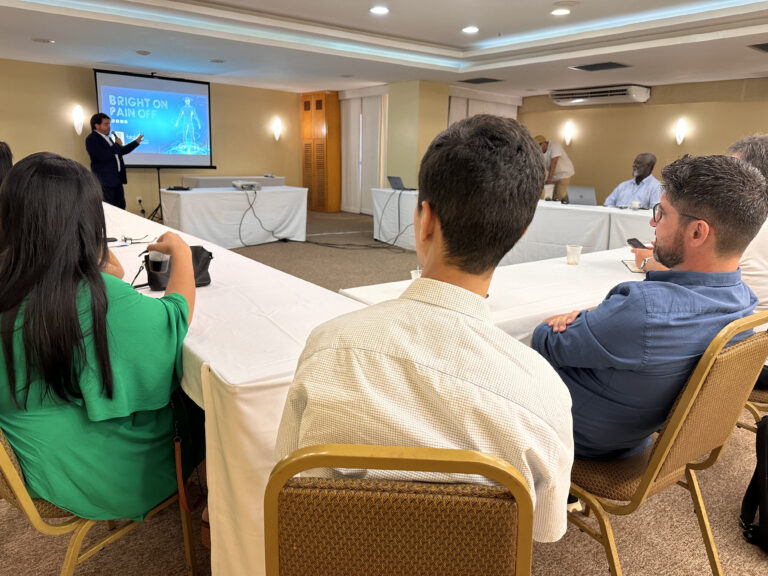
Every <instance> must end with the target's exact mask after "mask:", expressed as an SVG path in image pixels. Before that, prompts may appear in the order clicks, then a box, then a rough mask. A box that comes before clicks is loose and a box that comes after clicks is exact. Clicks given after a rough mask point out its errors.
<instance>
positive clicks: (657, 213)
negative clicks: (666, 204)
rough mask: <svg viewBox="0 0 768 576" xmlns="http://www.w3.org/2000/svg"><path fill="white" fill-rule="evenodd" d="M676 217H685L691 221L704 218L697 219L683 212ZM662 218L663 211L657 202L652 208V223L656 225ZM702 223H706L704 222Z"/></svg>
mask: <svg viewBox="0 0 768 576" xmlns="http://www.w3.org/2000/svg"><path fill="white" fill-rule="evenodd" d="M677 215H678V216H685V217H686V218H691V219H693V220H704V218H699V217H698V216H694V215H693V214H684V213H683V212H678V213H677ZM662 216H664V209H663V208H662V207H661V202H657V203H656V204H655V205H654V206H653V222H654V223H655V224H658V223H659V221H660V220H661V218H662ZM704 221H705V222H706V220H704Z"/></svg>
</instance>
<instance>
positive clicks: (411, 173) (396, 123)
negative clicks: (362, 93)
mask: <svg viewBox="0 0 768 576" xmlns="http://www.w3.org/2000/svg"><path fill="white" fill-rule="evenodd" d="M388 106H389V107H388V109H387V166H386V170H385V172H386V174H385V176H400V177H401V178H402V179H403V183H405V185H406V186H410V187H411V188H416V187H417V184H416V178H417V176H418V173H419V156H418V146H419V83H418V82H398V83H396V84H390V85H389V96H388Z"/></svg>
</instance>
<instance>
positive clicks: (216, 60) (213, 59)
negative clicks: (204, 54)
mask: <svg viewBox="0 0 768 576" xmlns="http://www.w3.org/2000/svg"><path fill="white" fill-rule="evenodd" d="M208 62H213V63H214V64H224V62H226V60H222V59H221V58H211V59H210V60H208Z"/></svg>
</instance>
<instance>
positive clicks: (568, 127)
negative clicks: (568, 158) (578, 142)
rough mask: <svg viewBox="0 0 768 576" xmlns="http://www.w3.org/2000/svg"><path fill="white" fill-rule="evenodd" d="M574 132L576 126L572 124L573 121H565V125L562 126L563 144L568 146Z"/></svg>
mask: <svg viewBox="0 0 768 576" xmlns="http://www.w3.org/2000/svg"><path fill="white" fill-rule="evenodd" d="M575 134H576V126H574V124H573V122H571V121H570V120H568V122H566V123H565V126H563V138H564V139H565V145H566V146H570V145H571V140H573V136H574V135H575Z"/></svg>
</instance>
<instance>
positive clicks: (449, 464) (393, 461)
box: [264, 444, 533, 576]
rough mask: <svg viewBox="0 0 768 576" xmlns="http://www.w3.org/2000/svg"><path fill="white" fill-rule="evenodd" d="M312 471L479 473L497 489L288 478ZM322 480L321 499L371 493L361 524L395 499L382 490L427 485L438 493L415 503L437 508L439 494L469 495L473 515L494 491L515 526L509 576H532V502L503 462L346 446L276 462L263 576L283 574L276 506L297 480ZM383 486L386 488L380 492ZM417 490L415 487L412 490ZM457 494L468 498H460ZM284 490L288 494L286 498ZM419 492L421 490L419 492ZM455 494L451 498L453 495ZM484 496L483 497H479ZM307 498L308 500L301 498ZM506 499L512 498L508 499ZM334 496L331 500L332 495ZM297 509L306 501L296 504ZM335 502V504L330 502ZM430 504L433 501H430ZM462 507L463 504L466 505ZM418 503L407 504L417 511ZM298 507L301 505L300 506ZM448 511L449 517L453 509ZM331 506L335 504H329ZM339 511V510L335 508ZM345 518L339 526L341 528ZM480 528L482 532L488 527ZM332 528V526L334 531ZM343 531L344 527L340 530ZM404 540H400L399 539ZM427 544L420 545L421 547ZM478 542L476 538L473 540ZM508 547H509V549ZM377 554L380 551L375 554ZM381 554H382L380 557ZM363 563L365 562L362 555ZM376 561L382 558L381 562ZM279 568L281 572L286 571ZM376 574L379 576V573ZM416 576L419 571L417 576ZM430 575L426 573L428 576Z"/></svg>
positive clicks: (267, 499) (268, 496)
mask: <svg viewBox="0 0 768 576" xmlns="http://www.w3.org/2000/svg"><path fill="white" fill-rule="evenodd" d="M314 468H351V469H379V470H408V471H422V472H437V473H457V474H480V475H482V476H485V477H487V478H490V479H492V480H494V481H496V482H498V483H499V484H500V485H501V486H485V485H477V484H431V483H423V482H411V481H400V480H396V481H376V480H349V479H344V480H327V479H315V478H301V479H293V477H294V476H295V475H296V474H298V473H300V472H302V471H304V470H309V469H314ZM313 480H315V481H321V482H320V483H321V484H325V486H322V487H321V490H322V489H324V490H325V494H323V496H327V494H328V493H332V494H333V495H336V494H339V493H340V492H342V491H343V492H344V493H350V492H351V493H353V494H356V493H358V492H359V490H360V488H363V489H364V488H365V487H366V486H365V485H366V484H368V489H369V491H370V493H371V495H372V496H371V498H372V499H373V500H374V502H373V503H372V505H371V503H370V501H368V502H366V505H365V507H364V508H363V510H364V513H363V516H364V521H366V523H369V524H370V522H371V521H372V520H373V521H378V520H379V518H381V516H382V509H381V508H379V507H378V506H379V504H381V503H386V501H387V500H388V499H389V500H392V499H394V498H395V497H396V496H397V490H394V491H386V489H387V488H393V485H395V486H400V485H402V486H405V487H406V489H410V488H411V487H414V488H416V490H417V491H419V489H418V488H419V487H424V486H428V487H430V488H429V490H432V489H433V487H436V488H434V490H437V491H438V493H437V494H427V495H424V494H419V495H417V498H416V499H418V500H422V501H423V499H424V498H427V499H429V498H437V499H441V502H440V503H441V504H445V502H447V501H448V500H449V497H448V496H449V495H447V494H443V493H442V492H440V491H441V490H447V491H451V492H454V494H451V495H450V496H458V497H459V498H462V497H465V496H468V497H470V498H473V500H472V501H471V503H470V504H469V505H470V506H472V508H473V510H474V509H475V507H479V506H480V501H481V500H482V498H483V497H486V498H488V496H489V495H488V494H487V493H488V492H490V491H494V492H493V494H491V495H490V498H496V499H497V500H496V501H497V502H499V500H498V499H502V498H503V501H502V502H503V505H504V506H506V507H505V508H503V509H502V515H507V516H505V517H507V518H508V517H509V516H511V514H510V511H514V510H515V509H516V511H517V519H516V527H515V526H514V521H513V520H510V526H512V529H513V530H514V529H515V528H516V531H517V539H516V542H515V544H514V545H515V549H514V550H515V552H516V554H515V557H514V558H513V559H512V560H511V562H512V563H513V565H514V572H513V573H514V574H515V575H516V576H528V575H530V573H531V555H532V551H533V503H532V500H531V495H530V492H529V489H528V485H527V483H526V481H525V479H524V478H523V476H522V475H521V474H520V472H519V471H518V470H517V469H516V468H514V467H513V466H512V465H511V464H509V463H508V462H505V461H504V460H502V459H501V458H497V457H496V456H491V455H488V454H482V453H480V452H474V451H471V450H451V449H438V448H414V447H399V446H367V445H348V444H323V445H317V446H309V447H306V448H302V449H300V450H297V451H295V452H293V453H292V454H290V455H289V456H287V457H286V458H284V459H283V460H281V461H280V462H278V463H277V465H276V466H275V467H274V469H273V470H272V474H271V475H270V478H269V482H268V484H267V488H266V492H265V495H264V531H265V532H264V533H265V551H266V568H267V576H278V575H279V574H280V573H281V572H282V573H283V574H285V573H286V570H282V571H281V566H280V561H281V559H280V552H281V548H280V523H279V522H280V517H279V512H278V508H279V505H283V504H284V503H285V502H286V501H287V499H288V498H289V497H291V498H295V496H292V495H291V494H293V493H294V492H296V491H297V490H295V489H298V490H302V483H301V481H313ZM382 484H384V485H386V486H384V487H382ZM414 485H416V486H414ZM462 489H463V490H465V491H466V492H467V493H463V492H462ZM286 490H288V491H289V493H286ZM422 490H423V489H422ZM319 491H320V490H318V488H317V487H315V486H312V487H311V488H309V490H304V493H305V494H298V499H299V500H301V499H302V496H305V497H308V498H313V497H314V498H316V497H317V493H318V492H319ZM457 491H458V492H459V494H455V492H457ZM483 491H485V493H483ZM307 492H308V493H309V495H308V496H307V495H306V493H307ZM479 493H482V496H480V497H478V496H477V494H479ZM509 494H511V496H512V499H510V498H509ZM332 497H333V496H332ZM301 502H302V504H303V503H305V502H306V500H301ZM333 502H336V500H333ZM432 502H434V500H432ZM465 502H466V501H465ZM421 504H422V502H419V503H411V505H415V506H416V507H417V508H416V509H417V510H418V507H419V506H420V505H421ZM299 506H300V505H299ZM447 506H449V510H450V511H451V512H453V509H452V508H450V504H447ZM334 507H335V505H334ZM336 509H338V507H336ZM346 520H347V519H346V518H345V519H344V521H343V523H346ZM484 527H485V528H486V529H487V528H488V525H487V524H485V525H484ZM333 528H334V529H335V528H336V525H334V526H333ZM344 528H347V526H344ZM350 532H353V533H354V530H353V528H350ZM414 532H415V533H416V535H415V537H418V534H419V532H418V531H411V532H409V533H408V534H407V536H414ZM404 537H405V536H404ZM426 540H428V539H425V541H424V546H425V547H426ZM479 540H481V537H479V538H478V541H479ZM511 546H512V544H510V547H511ZM379 552H380V551H379ZM302 553H307V552H306V550H302ZM385 554H386V553H383V555H385ZM366 558H368V557H367V556H366ZM380 559H381V557H380ZM369 562H371V563H374V564H375V560H374V559H370V560H369ZM283 568H286V567H285V566H284V567H283ZM337 573H338V574H344V573H345V567H344V566H341V567H340V568H339V571H338V572H337ZM378 573H381V572H378ZM420 573H421V572H420ZM430 573H431V572H430Z"/></svg>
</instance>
